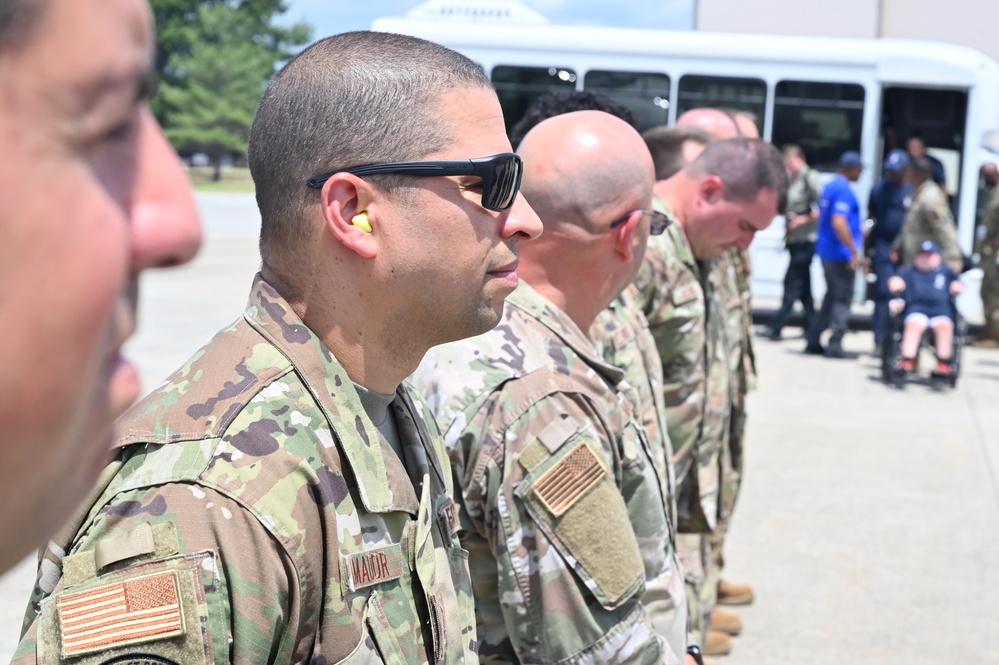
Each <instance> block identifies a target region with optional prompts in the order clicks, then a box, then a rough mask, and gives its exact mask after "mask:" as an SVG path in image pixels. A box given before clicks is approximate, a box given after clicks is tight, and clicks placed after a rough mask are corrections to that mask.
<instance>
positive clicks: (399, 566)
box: [340, 543, 405, 591]
mask: <svg viewBox="0 0 999 665" xmlns="http://www.w3.org/2000/svg"><path fill="white" fill-rule="evenodd" d="M404 562H405V559H404V558H403V556H402V545H399V544H398V543H394V544H392V545H388V546H386V547H382V548H379V549H377V550H368V551H366V552H358V553H357V554H351V555H349V556H345V557H341V558H340V568H341V579H342V580H343V584H344V586H345V587H347V589H349V590H350V591H357V590H358V589H363V588H365V587H369V586H371V585H373V584H380V583H382V582H388V581H391V580H397V579H399V578H400V577H402V571H403V565H404Z"/></svg>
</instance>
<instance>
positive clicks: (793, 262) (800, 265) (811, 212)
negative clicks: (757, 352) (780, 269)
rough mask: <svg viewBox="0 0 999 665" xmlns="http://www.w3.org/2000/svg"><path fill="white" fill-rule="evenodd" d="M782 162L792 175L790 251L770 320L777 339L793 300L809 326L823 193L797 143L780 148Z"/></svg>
mask: <svg viewBox="0 0 999 665" xmlns="http://www.w3.org/2000/svg"><path fill="white" fill-rule="evenodd" d="M781 152H782V153H783V154H784V164H785V165H786V166H787V173H788V175H789V176H790V177H791V185H790V186H789V187H788V190H787V214H786V215H785V219H786V220H787V226H786V227H785V231H784V245H785V247H787V251H788V253H789V254H790V261H789V262H788V265H787V272H786V273H785V274H784V297H783V299H782V301H781V306H780V309H779V310H778V311H777V313H776V314H775V315H774V317H773V319H772V320H771V321H770V329H769V331H768V335H767V336H768V337H769V338H770V339H771V340H774V341H777V340H780V338H781V331H782V330H783V328H784V323H785V322H786V321H787V317H788V316H790V314H791V310H792V309H793V308H794V303H795V302H797V301H800V302H801V308H802V310H803V314H804V318H805V320H804V326H803V327H804V330H805V331H807V330H808V328H809V327H810V326H811V325H812V319H813V318H814V316H815V303H814V301H813V300H812V258H813V257H814V256H815V240H816V238H817V237H818V232H817V231H816V226H817V224H818V220H819V197H820V196H821V195H822V178H821V176H819V173H818V171H816V170H814V169H812V168H811V167H810V166H808V162H806V161H805V152H804V151H803V150H802V149H801V147H800V146H797V145H795V144H793V143H789V144H787V145H785V146H784V148H783V149H782V150H781Z"/></svg>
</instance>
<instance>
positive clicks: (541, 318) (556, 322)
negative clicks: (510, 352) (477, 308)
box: [506, 280, 624, 385]
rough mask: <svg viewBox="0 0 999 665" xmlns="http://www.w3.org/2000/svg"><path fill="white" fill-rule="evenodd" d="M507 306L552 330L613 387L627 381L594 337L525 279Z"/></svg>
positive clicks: (508, 300)
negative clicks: (587, 334)
mask: <svg viewBox="0 0 999 665" xmlns="http://www.w3.org/2000/svg"><path fill="white" fill-rule="evenodd" d="M506 303H507V306H512V307H516V308H517V309H520V310H522V311H523V312H525V313H527V314H528V315H530V316H531V317H532V318H533V319H535V320H537V321H538V322H539V323H540V324H541V325H543V326H544V327H546V328H548V330H550V331H551V332H552V333H553V334H554V335H555V336H556V337H558V338H559V339H561V340H562V342H563V343H565V345H566V346H568V347H569V348H570V349H572V350H573V352H575V353H576V355H578V356H579V357H580V358H582V359H583V360H584V361H585V362H586V364H587V365H589V366H590V367H592V368H593V369H594V370H596V371H598V372H599V373H600V374H602V375H603V376H604V377H605V378H606V379H607V380H609V381H611V382H612V384H613V385H617V384H618V383H620V382H621V381H622V380H623V379H624V372H622V371H621V370H620V369H619V368H617V367H614V366H613V365H609V364H608V363H607V362H606V361H605V360H604V359H603V358H602V357H600V354H599V353H598V352H597V349H596V347H595V346H594V344H593V342H592V341H590V338H589V337H587V336H586V335H585V334H583V332H582V331H581V330H580V329H579V326H577V325H576V323H575V322H574V321H573V320H572V319H571V318H569V315H568V314H566V313H565V312H563V311H562V310H561V309H559V308H558V307H556V306H555V304H554V303H552V302H551V301H550V300H548V299H547V298H545V297H544V296H542V295H541V294H540V293H538V292H537V291H535V290H534V289H533V288H532V287H531V285H530V284H528V283H527V282H525V281H523V280H521V282H520V286H518V287H517V290H516V291H514V292H513V293H512V294H510V296H509V297H508V298H507V299H506Z"/></svg>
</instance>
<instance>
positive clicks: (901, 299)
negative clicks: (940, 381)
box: [888, 240, 964, 376]
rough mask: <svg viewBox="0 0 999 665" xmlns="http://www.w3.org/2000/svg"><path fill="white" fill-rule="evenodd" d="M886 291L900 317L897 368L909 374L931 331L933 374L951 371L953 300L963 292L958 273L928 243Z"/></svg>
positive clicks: (947, 374) (944, 374) (892, 307)
mask: <svg viewBox="0 0 999 665" xmlns="http://www.w3.org/2000/svg"><path fill="white" fill-rule="evenodd" d="M888 289H889V290H890V291H891V292H892V293H893V294H897V296H896V298H895V299H894V300H892V302H891V305H890V306H891V309H892V311H893V313H895V314H901V315H902V317H903V318H902V325H903V329H902V344H901V353H902V359H901V361H900V362H899V365H898V368H899V370H901V371H903V372H912V371H913V370H914V369H915V367H916V356H917V354H918V353H919V344H920V341H921V339H922V337H923V333H924V332H926V330H927V329H929V330H932V331H933V337H934V345H935V347H936V355H937V367H936V371H935V374H938V375H942V376H950V375H951V373H952V372H953V365H952V362H951V360H952V358H953V357H954V323H955V311H954V303H953V298H954V297H955V296H957V295H958V294H959V293H961V291H963V290H964V285H963V284H961V282H960V281H959V280H958V276H957V273H955V272H954V270H953V269H951V268H950V267H949V266H947V265H944V264H943V263H942V260H941V258H940V249H939V248H938V247H937V246H936V244H934V243H933V242H931V241H929V240H927V241H925V242H923V244H922V245H920V246H919V252H918V253H917V254H916V257H915V259H914V260H913V262H912V264H911V265H907V266H905V267H903V268H901V269H900V270H899V271H898V273H897V274H895V275H894V276H892V277H891V278H890V279H889V280H888Z"/></svg>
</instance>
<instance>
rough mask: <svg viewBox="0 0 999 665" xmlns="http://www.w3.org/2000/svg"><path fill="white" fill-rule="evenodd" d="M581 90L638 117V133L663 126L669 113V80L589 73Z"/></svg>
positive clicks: (637, 74) (640, 75) (661, 75)
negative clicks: (598, 95)
mask: <svg viewBox="0 0 999 665" xmlns="http://www.w3.org/2000/svg"><path fill="white" fill-rule="evenodd" d="M583 89H584V90H590V91H592V92H599V93H600V94H602V95H607V96H608V97H610V98H611V99H613V100H614V101H616V102H618V103H619V104H623V105H625V106H627V107H628V108H629V109H631V110H632V111H634V112H635V115H637V116H638V131H640V132H644V131H645V130H646V129H649V128H650V127H656V126H658V125H665V124H666V122H667V113H668V111H669V77H668V76H666V75H665V74H644V73H639V72H610V71H596V70H594V71H589V72H586V76H584V77H583Z"/></svg>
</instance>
